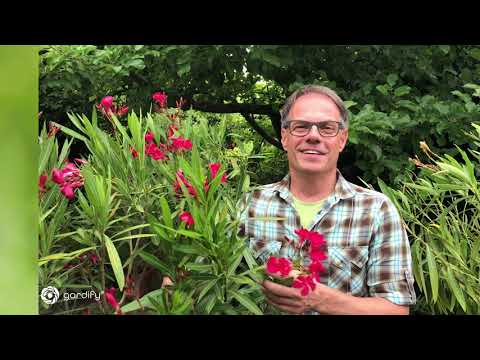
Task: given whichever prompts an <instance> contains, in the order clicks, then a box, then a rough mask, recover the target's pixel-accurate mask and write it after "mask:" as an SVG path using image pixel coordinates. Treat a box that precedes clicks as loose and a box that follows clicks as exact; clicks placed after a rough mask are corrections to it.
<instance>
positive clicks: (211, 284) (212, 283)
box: [197, 278, 218, 301]
mask: <svg viewBox="0 0 480 360" xmlns="http://www.w3.org/2000/svg"><path fill="white" fill-rule="evenodd" d="M217 281H218V278H217V279H214V280H210V281H208V282H207V284H206V285H205V286H204V287H203V288H202V291H200V294H199V295H198V299H197V301H200V300H202V299H203V297H204V296H205V295H206V294H207V293H208V292H209V291H210V290H211V289H212V288H213V287H214V286H215V284H216V283H217Z"/></svg>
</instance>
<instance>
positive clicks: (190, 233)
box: [156, 224, 203, 239]
mask: <svg viewBox="0 0 480 360" xmlns="http://www.w3.org/2000/svg"><path fill="white" fill-rule="evenodd" d="M156 225H158V226H160V227H162V228H165V229H167V230H168V231H170V232H173V233H175V234H179V235H183V236H185V237H188V238H191V239H202V237H203V235H202V234H199V233H197V232H194V231H190V230H176V229H172V228H171V227H168V226H165V225H162V224H156Z"/></svg>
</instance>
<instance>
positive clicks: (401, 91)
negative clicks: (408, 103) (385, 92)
mask: <svg viewBox="0 0 480 360" xmlns="http://www.w3.org/2000/svg"><path fill="white" fill-rule="evenodd" d="M411 89H412V88H411V87H410V86H406V85H404V86H400V87H398V88H396V89H395V91H394V95H395V96H396V97H401V96H403V95H407V94H409V93H410V90H411Z"/></svg>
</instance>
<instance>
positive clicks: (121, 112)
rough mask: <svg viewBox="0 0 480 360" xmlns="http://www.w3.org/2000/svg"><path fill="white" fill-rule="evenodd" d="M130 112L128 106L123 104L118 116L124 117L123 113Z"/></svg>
mask: <svg viewBox="0 0 480 360" xmlns="http://www.w3.org/2000/svg"><path fill="white" fill-rule="evenodd" d="M125 114H128V106H127V105H123V106H122V107H120V108H119V109H118V110H117V117H119V118H120V117H122V116H123V115H125Z"/></svg>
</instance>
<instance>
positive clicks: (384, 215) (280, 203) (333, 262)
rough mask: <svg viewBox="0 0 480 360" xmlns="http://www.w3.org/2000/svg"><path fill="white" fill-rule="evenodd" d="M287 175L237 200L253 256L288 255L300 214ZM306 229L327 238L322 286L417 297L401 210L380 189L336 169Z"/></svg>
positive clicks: (399, 300)
mask: <svg viewBox="0 0 480 360" xmlns="http://www.w3.org/2000/svg"><path fill="white" fill-rule="evenodd" d="M289 184H290V177H289V175H287V176H286V177H285V178H284V179H283V180H281V181H280V182H277V183H274V184H269V185H264V186H261V187H259V188H258V189H256V190H254V191H252V192H251V193H249V194H246V196H244V198H243V200H242V203H241V204H240V222H241V227H240V229H241V230H240V233H241V235H243V236H246V237H247V240H248V242H249V246H250V248H251V249H252V251H253V252H254V256H255V257H256V258H258V259H260V260H261V261H262V262H265V261H266V259H267V258H268V257H269V256H282V257H289V258H291V257H292V255H293V247H292V246H291V244H292V241H293V242H296V241H298V237H297V235H296V234H295V232H294V231H295V230H296V229H300V228H301V227H302V226H301V224H300V217H299V216H298V213H297V212H296V210H295V208H294V207H293V200H292V194H291V193H290V191H289ZM308 230H311V231H317V232H320V233H322V234H323V235H324V237H325V240H326V241H327V255H328V259H327V260H325V263H324V265H325V267H326V269H327V271H328V276H325V277H324V279H323V281H322V282H324V283H325V284H326V285H328V286H329V287H332V288H336V289H338V290H340V291H343V292H345V293H348V294H350V295H353V296H361V297H383V298H385V299H387V300H389V301H391V302H393V303H395V304H398V305H411V304H414V303H415V301H416V296H415V291H414V289H413V283H414V279H413V275H412V259H411V253H410V244H409V242H408V237H407V234H406V231H405V228H404V226H403V223H402V220H401V218H400V215H399V214H398V211H397V209H396V208H395V206H394V205H393V203H392V202H391V201H390V199H389V198H388V197H387V196H385V195H383V194H382V193H379V192H376V191H373V190H370V189H366V188H363V187H360V186H357V185H355V184H352V183H350V182H348V181H346V180H345V179H344V178H343V176H342V175H341V174H340V172H339V171H338V170H337V183H336V186H335V190H334V192H333V193H332V194H331V195H330V196H329V197H328V198H327V199H326V201H325V203H324V205H323V208H322V209H321V210H320V211H319V213H318V214H317V215H316V217H315V218H314V220H313V222H312V223H311V224H310V228H309V229H308Z"/></svg>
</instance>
